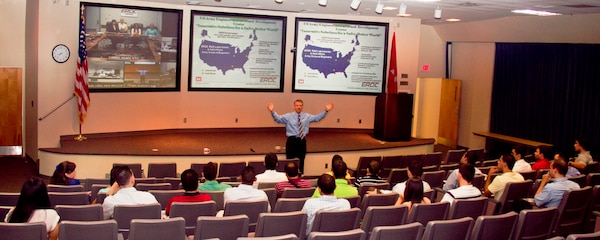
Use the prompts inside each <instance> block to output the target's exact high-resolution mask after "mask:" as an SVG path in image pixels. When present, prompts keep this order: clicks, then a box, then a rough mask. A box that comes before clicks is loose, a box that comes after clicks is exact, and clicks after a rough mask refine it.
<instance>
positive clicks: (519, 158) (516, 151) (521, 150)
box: [512, 145, 531, 173]
mask: <svg viewBox="0 0 600 240" xmlns="http://www.w3.org/2000/svg"><path fill="white" fill-rule="evenodd" d="M526 152H527V150H526V149H525V147H524V146H521V145H518V146H515V147H513V149H512V155H513V156H514V157H515V159H516V161H515V166H513V168H512V170H513V172H518V173H522V172H530V171H531V164H529V163H528V162H527V161H525V159H523V157H525V154H526Z"/></svg>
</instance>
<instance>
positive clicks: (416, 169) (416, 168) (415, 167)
mask: <svg viewBox="0 0 600 240" xmlns="http://www.w3.org/2000/svg"><path fill="white" fill-rule="evenodd" d="M406 173H407V175H408V179H409V180H410V179H415V178H421V175H423V164H422V163H421V161H419V160H413V161H411V162H410V163H408V171H406ZM406 182H407V181H404V182H401V183H397V184H396V185H395V186H394V187H393V188H392V191H393V192H397V193H398V194H400V197H398V202H400V203H402V202H404V190H405V189H406ZM422 182H423V191H424V192H426V191H429V190H431V186H430V185H429V183H427V182H425V181H422Z"/></svg>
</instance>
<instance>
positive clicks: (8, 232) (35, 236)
mask: <svg viewBox="0 0 600 240" xmlns="http://www.w3.org/2000/svg"><path fill="white" fill-rule="evenodd" d="M0 233H2V234H0V239H2V240H4V239H6V240H12V239H19V240H42V239H47V238H48V233H47V232H46V224H44V223H43V222H34V223H5V222H0Z"/></svg>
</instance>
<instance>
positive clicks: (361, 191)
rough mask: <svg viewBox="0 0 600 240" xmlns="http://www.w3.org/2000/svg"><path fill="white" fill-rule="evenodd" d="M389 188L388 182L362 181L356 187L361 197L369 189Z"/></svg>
mask: <svg viewBox="0 0 600 240" xmlns="http://www.w3.org/2000/svg"><path fill="white" fill-rule="evenodd" d="M374 188H376V189H380V190H390V184H389V183H387V182H386V183H363V184H361V185H360V186H359V187H358V195H359V196H360V197H361V198H363V197H364V196H365V194H366V193H367V191H369V190H371V189H374Z"/></svg>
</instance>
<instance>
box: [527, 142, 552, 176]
mask: <svg viewBox="0 0 600 240" xmlns="http://www.w3.org/2000/svg"><path fill="white" fill-rule="evenodd" d="M549 152H550V147H549V146H546V145H540V146H538V147H537V148H536V149H535V153H534V154H535V163H534V164H533V165H531V169H532V170H535V171H537V170H540V169H550V161H548V159H547V158H546V157H547V156H552V155H550V154H549Z"/></svg>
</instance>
